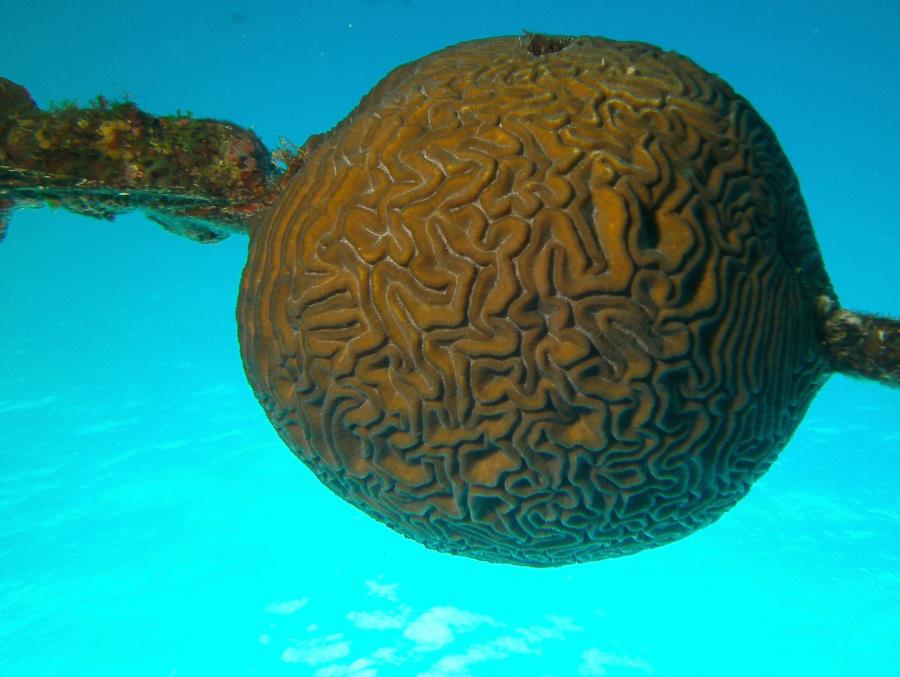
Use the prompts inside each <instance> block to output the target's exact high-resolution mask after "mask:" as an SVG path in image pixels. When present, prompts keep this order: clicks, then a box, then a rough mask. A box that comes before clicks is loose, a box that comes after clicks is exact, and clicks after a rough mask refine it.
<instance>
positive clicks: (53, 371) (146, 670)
mask: <svg viewBox="0 0 900 677" xmlns="http://www.w3.org/2000/svg"><path fill="white" fill-rule="evenodd" d="M3 4H4V7H3V10H2V17H3V18H2V21H0V75H4V76H6V77H9V78H11V79H13V80H15V81H17V82H20V83H22V84H24V85H26V86H27V87H28V88H29V90H30V91H31V92H32V95H33V96H34V98H35V99H36V101H37V102H38V103H39V104H40V105H42V106H45V105H47V103H48V102H50V101H59V100H64V99H79V100H81V101H86V100H87V99H88V98H89V97H91V96H94V95H96V94H99V93H103V94H105V95H107V96H110V97H115V96H117V95H120V94H122V93H126V92H127V93H128V94H129V95H130V96H131V97H132V99H133V100H135V101H136V102H137V103H139V104H140V105H141V106H142V107H144V108H145V109H147V110H150V111H154V112H159V113H166V112H174V111H175V110H176V109H182V110H190V111H192V112H193V113H194V114H195V115H197V116H209V117H219V118H224V119H230V120H233V121H235V122H237V123H240V124H244V125H253V127H254V128H255V130H256V131H257V133H258V134H260V136H261V137H262V138H263V139H264V140H265V141H266V142H267V143H268V144H269V145H270V146H274V145H276V144H277V141H278V139H279V137H280V136H286V137H288V138H290V139H293V140H294V141H297V142H302V141H303V140H304V139H305V137H306V136H307V135H308V134H310V133H313V132H318V131H322V130H325V129H328V128H329V127H331V126H332V125H333V124H334V123H336V122H337V121H338V120H339V119H341V118H342V117H343V116H344V115H345V114H346V113H347V112H348V111H349V110H350V109H351V108H352V107H353V105H355V103H356V102H357V101H358V99H359V98H360V96H362V94H364V93H365V92H366V91H367V90H368V89H369V88H370V87H371V86H372V85H373V84H374V83H375V82H376V81H377V80H378V79H379V78H380V77H381V76H383V75H384V74H385V73H387V71H388V70H390V69H391V68H393V67H394V66H397V65H399V64H401V63H404V62H406V61H409V60H411V59H414V58H416V57H418V56H421V55H424V54H426V53H428V52H430V51H433V50H435V49H438V48H441V47H443V46H446V45H448V44H451V43H454V42H458V41H460V40H464V39H469V38H474V37H482V36H489V35H502V34H512V33H518V32H520V31H521V30H522V29H525V28H527V29H530V30H543V31H547V32H558V33H575V34H598V35H606V36H608V37H613V38H618V39H639V40H644V41H648V42H653V43H656V44H660V45H662V46H664V47H667V48H671V49H675V50H677V51H680V52H682V53H685V54H687V55H689V56H691V57H692V58H693V59H695V60H696V61H698V62H699V63H700V64H701V65H703V66H705V67H706V68H708V69H710V70H712V71H714V72H717V73H719V74H721V75H722V76H723V77H725V78H726V79H727V80H729V81H730V82H731V83H732V84H733V85H734V86H735V87H736V88H737V89H738V90H739V91H740V92H741V93H743V94H744V95H746V96H747V97H748V98H749V99H750V100H751V101H752V102H753V103H754V105H755V106H756V107H757V108H758V109H759V110H760V112H761V113H762V114H763V115H764V116H765V117H766V119H767V120H768V121H769V122H770V124H771V125H772V126H773V127H774V129H775V130H776V132H777V133H778V135H779V138H780V140H781V142H782V144H783V146H784V148H785V150H786V152H787V154H788V156H789V157H790V158H791V161H792V162H793V164H794V167H795V169H796V170H797V173H798V175H799V176H800V179H801V183H802V185H803V188H804V194H805V196H806V198H807V202H808V204H809V208H810V212H811V215H812V218H813V222H814V224H815V227H816V231H817V235H818V237H819V242H820V244H821V247H822V250H823V254H824V257H825V260H826V262H827V264H828V268H829V272H830V274H831V276H832V279H833V281H834V284H835V287H836V289H837V291H838V293H839V294H840V296H841V298H842V301H843V302H844V304H845V305H846V306H848V307H855V308H861V309H865V310H869V311H875V312H880V313H885V314H892V315H895V316H896V315H900V292H898V281H900V274H898V266H897V258H896V257H897V253H898V252H900V229H898V228H897V226H898V215H897V206H896V205H897V200H898V196H900V193H898V189H897V186H898V185H900V164H898V162H897V158H898V157H900V132H898V130H900V81H898V78H897V71H898V67H900V6H898V5H896V4H894V3H887V2H885V3H874V2H868V3H853V4H849V3H848V4H840V5H839V4H831V5H827V4H818V3H817V4H816V7H817V8H816V9H815V11H810V10H809V7H811V6H813V4H812V3H808V4H807V3H794V4H790V3H788V4H787V5H785V4H783V3H768V4H766V3H762V4H760V3H756V4H754V5H753V6H751V5H749V4H748V3H704V2H685V3H681V4H679V5H677V6H676V5H675V3H662V2H660V3H652V2H643V3H632V4H630V5H625V4H619V3H616V4H613V3H605V2H595V3H584V2H582V3H577V2H568V3H556V4H548V3H530V2H501V1H498V2H493V3H489V4H488V3H465V2H463V3H460V2H456V3H442V4H438V3H423V2H413V1H411V0H410V1H407V2H374V1H373V2H360V3H344V4H341V5H339V6H332V7H331V8H330V9H323V8H321V7H320V6H319V3H263V4H262V5H261V6H257V5H254V4H249V3H247V4H244V3H232V4H223V3H214V2H208V3H192V4H190V5H189V6H188V7H187V8H186V9H185V8H184V7H182V6H181V5H180V4H177V3H171V4H166V3H159V2H157V3H153V4H150V3H113V2H100V1H84V2H66V3H62V2H55V3H54V2H46V1H40V0H36V1H34V2H31V3H28V5H27V6H26V4H25V3H21V4H15V5H13V4H11V3H9V2H4V3H3ZM322 4H323V5H324V3H322ZM246 246H247V242H246V240H245V239H242V238H232V239H230V240H228V241H226V242H224V243H222V244H219V245H214V246H206V247H202V246H199V245H196V244H193V243H191V242H188V241H186V240H182V239H179V238H176V237H173V236H171V235H168V234H167V233H165V232H163V231H162V230H161V229H159V228H158V227H156V226H154V225H153V224H151V223H150V222H148V221H147V220H145V219H143V218H142V217H140V216H137V215H131V216H126V217H122V218H119V219H117V220H116V221H115V222H113V223H106V222H101V221H95V220H89V219H85V218H80V217H76V216H72V215H70V214H67V213H63V212H59V211H52V210H49V209H43V210H30V211H22V212H18V213H16V215H15V216H14V218H13V220H12V222H11V224H10V232H9V235H8V237H7V239H6V241H5V242H3V243H2V244H0V290H2V293H0V448H2V455H0V674H2V675H15V676H18V675H25V676H31V675H57V674H58V675H63V674H65V675H159V676H162V677H174V676H178V677H186V676H191V675H281V674H285V675H315V676H317V677H338V676H343V675H346V676H348V677H349V676H353V677H373V676H375V675H379V676H387V677H390V676H395V675H396V676H406V675H410V676H416V675H418V676H421V677H425V676H428V677H435V676H438V675H440V676H443V677H451V676H452V677H457V676H463V675H479V676H480V675H501V676H507V677H516V676H521V677H532V676H534V677H547V676H550V675H553V676H555V677H568V676H581V675H609V676H610V677H618V676H623V677H625V676H628V677H642V676H644V675H657V676H660V677H669V676H673V677H700V676H706V675H708V676H710V677H713V676H730V675H735V676H737V675H748V676H749V675H777V676H780V675H786V676H801V675H815V676H817V677H830V676H835V677H838V676H841V677H843V676H847V675H860V676H867V677H869V676H872V677H875V676H887V675H900V505H898V500H897V496H898V495H900V454H898V452H900V429H898V424H897V421H898V420H900V394H898V392H896V391H890V390H887V389H885V388H879V387H876V386H874V385H870V384H867V383H861V382H854V381H851V380H849V379H846V378H844V377H833V378H832V379H831V380H830V381H829V382H828V384H827V385H826V386H825V388H823V390H822V391H821V393H820V394H819V396H818V397H817V399H816V400H815V402H814V403H813V406H812V407H811V409H810V411H809V413H808V415H807V417H806V419H805V421H804V422H803V424H802V425H801V426H800V428H799V430H798V432H797V434H796V435H795V437H794V438H793V440H792V441H791V443H790V444H789V445H788V447H787V448H786V449H785V451H784V452H783V454H782V456H781V458H780V459H779V460H778V462H777V463H776V464H775V465H774V466H773V468H772V470H771V471H770V472H769V473H768V474H767V475H766V476H765V477H764V478H763V479H762V480H761V481H760V482H759V483H758V484H757V485H756V486H755V487H754V489H753V491H752V492H751V494H750V495H749V497H748V498H746V499H745V500H744V501H743V502H741V503H740V504H739V505H738V506H737V507H736V508H735V509H734V510H732V511H731V512H729V513H728V514H726V515H725V516H724V517H723V518H722V519H721V520H720V521H719V522H717V523H716V524H715V525H713V526H711V527H709V528H707V529H705V530H703V531H701V532H698V533H696V534H695V535H693V536H691V537H689V538H687V539H685V540H682V541H680V542H677V543H675V544H672V545H669V546H666V547H664V548H660V549H657V550H651V551H647V552H644V553H641V554H639V555H636V556H632V557H628V558H624V559H618V560H610V561H604V562H596V563H592V564H586V565H579V566H572V567H565V568H562V569H556V570H531V569H524V568H518V567H509V566H501V565H491V564H485V563H481V562H476V561H472V560H468V559H464V558H459V557H452V556H448V555H441V554H437V553H433V552H430V551H427V550H424V549H423V548H422V547H420V546H418V545H416V544H415V543H413V542H411V541H407V540H405V539H404V538H402V537H401V536H399V535H397V534H395V533H393V532H392V531H390V530H388V529H387V528H385V527H383V526H381V525H379V524H377V523H375V522H374V521H372V520H371V519H369V518H367V517H365V516H364V515H362V514H360V513H358V512H357V511H356V510H355V509H353V508H352V507H350V506H349V505H347V504H345V503H344V502H342V501H341V500H339V499H337V498H336V497H334V496H333V495H332V494H331V493H330V492H329V491H328V490H326V489H325V488H324V487H323V486H321V485H320V484H319V483H318V482H317V481H316V480H315V478H314V477H313V476H312V475H311V473H310V472H309V471H307V470H306V469H305V468H304V467H303V466H302V465H301V464H300V463H299V462H297V461H296V460H295V459H294V457H293V456H292V455H291V454H290V453H289V452H288V451H287V450H286V449H285V447H284V445H283V444H282V442H281V441H280V440H279V439H278V438H277V437H276V435H275V433H274V432H273V431H272V429H271V427H270V426H269V424H268V422H267V421H266V419H265V417H264V414H263V412H262V410H261V408H260V407H259V406H258V404H257V403H256V401H255V400H254V398H253V395H252V393H251V392H250V389H249V387H248V385H247V383H246V380H245V378H244V375H243V370H242V367H241V363H240V358H239V355H238V349H237V340H236V335H235V334H236V330H235V322H234V303H235V299H236V296H237V284H238V279H239V276H240V272H241V267H242V265H243V262H244V259H245V255H246Z"/></svg>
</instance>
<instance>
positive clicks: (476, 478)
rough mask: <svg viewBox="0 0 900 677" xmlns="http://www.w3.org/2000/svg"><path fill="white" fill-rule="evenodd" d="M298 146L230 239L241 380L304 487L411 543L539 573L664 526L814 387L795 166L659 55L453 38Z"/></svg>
mask: <svg viewBox="0 0 900 677" xmlns="http://www.w3.org/2000/svg"><path fill="white" fill-rule="evenodd" d="M308 149H309V157H308V160H307V162H306V164H305V165H304V167H303V169H302V170H301V171H300V172H299V173H298V174H297V175H296V176H295V177H294V179H293V180H292V182H291V183H290V184H289V186H288V189H287V191H286V192H285V194H284V195H283V197H282V198H281V199H280V201H279V202H278V203H277V204H276V205H275V207H274V208H273V210H272V212H271V214H270V216H269V218H268V219H267V221H266V223H265V224H264V225H263V226H261V227H260V228H258V229H257V230H256V231H255V232H254V233H252V238H251V245H250V256H249V260H248V264H247V267H246V270H245V273H244V277H243V281H242V285H241V296H240V301H239V308H238V317H239V322H240V341H241V347H242V354H243V358H244V362H245V365H246V369H247V373H248V376H249V378H250V381H251V383H252V384H253V386H254V389H255V391H256V393H257V396H258V397H259V399H260V401H261V402H262V403H263V405H264V407H265V409H266V411H267V413H268V416H269V417H270V419H271V420H272V422H273V423H274V425H275V427H276V428H277V429H278V431H279V433H280V435H281V436H282V437H283V438H284V440H285V441H286V442H287V443H288V445H289V446H290V447H291V449H292V450H293V451H294V453H295V454H296V455H297V456H298V457H299V458H300V459H301V460H302V461H303V462H304V463H306V464H307V465H308V466H309V467H310V468H311V469H312V470H313V472H315V473H316V475H317V476H318V477H319V479H320V480H321V481H322V482H324V483H325V484H326V485H327V486H328V487H330V488H331V489H332V490H333V491H334V492H335V493H337V494H338V495H340V496H342V497H343V498H345V499H346V500H348V501H350V502H351V503H352V504H354V505H356V506H358V507H359V508H361V509H362V510H364V511H365V512H367V513H369V514H370V515H372V516H374V517H375V518H377V519H379V520H381V521H383V522H385V523H386V524H388V525H389V526H391V527H392V528H394V529H396V530H397V531H399V532H401V533H402V534H405V535H406V536H409V537H410V538H413V539H416V540H417V541H420V542H421V543H423V544H425V545H426V546H428V547H430V548H435V549H437V550H442V551H448V552H453V553H458V554H463V555H468V556H471V557H476V558H479V559H484V560H490V561H498V562H511V563H517V564H526V565H531V566H554V565H559V564H565V563H570V562H578V561H585V560H593V559H601V558H605V557H613V556H618V555H624V554H629V553H633V552H636V551H639V550H641V549H643V548H647V547H651V546H656V545H660V544H662V543H666V542H669V541H672V540H674V539H676V538H679V537H682V536H684V535H686V534H688V533H690V532H692V531H694V530H695V529H697V528H699V527H702V526H704V525H706V524H709V523H710V522H712V521H713V520H715V519H716V518H717V517H719V516H720V515H721V514H722V513H723V512H724V511H725V510H727V509H728V508H730V507H731V506H733V505H734V504H735V502H736V501H738V500H739V499H740V498H741V497H742V496H744V495H745V494H746V493H747V491H748V489H749V488H750V485H751V484H752V483H753V481H754V480H756V479H757V478H758V477H759V476H760V475H761V474H762V473H763V472H765V470H766V469H767V468H768V467H769V466H770V464H771V463H772V462H773V460H774V459H775V457H776V456H777V454H778V452H779V451H780V449H781V448H782V447H783V446H784V444H785V443H786V442H787V440H788V438H789V437H790V435H791V433H792V431H793V430H794V428H795V426H796V425H797V423H798V422H799V421H800V418H801V417H802V415H803V413H804V411H805V409H806V407H807V405H808V404H809V402H810V400H811V398H812V397H813V395H814V393H815V391H816V390H817V388H818V387H819V385H820V383H821V382H822V380H823V377H824V375H825V374H826V371H827V365H826V359H825V356H824V354H823V350H822V348H821V347H820V343H819V340H818V338H817V325H816V319H815V308H814V305H815V299H816V297H817V296H820V295H825V296H830V297H833V292H832V290H831V285H830V283H829V281H828V278H827V276H826V274H825V271H824V268H823V265H822V261H821V258H820V255H819V252H818V248H817V245H816V243H815V240H814V237H813V233H812V230H811V227H810V223H809V219H808V216H807V213H806V208H805V206H804V203H803V200H802V198H801V196H800V193H799V190H798V184H797V180H796V178H795V176H794V173H793V171H792V169H791V167H790V165H789V164H788V162H787V160H786V158H785V157H784V155H783V153H782V151H781V149H780V148H779V145H778V142H777V140H776V138H775V136H774V134H773V133H772V131H771V130H770V129H769V127H768V126H767V125H766V124H765V122H764V121H763V120H762V119H761V117H760V116H759V115H758V114H757V113H756V112H755V111H754V109H753V108H752V107H751V106H750V104H749V103H748V102H747V101H746V100H744V99H743V98H741V97H740V96H738V95H736V94H735V93H734V92H733V91H732V89H731V88H730V87H729V86H728V85H727V84H726V83H725V82H723V81H722V80H721V79H719V78H718V77H716V76H714V75H711V74H709V73H707V72H705V71H704V70H702V69H701V68H699V67H698V66H696V65H695V64H694V63H692V62H691V61H689V60H688V59H686V58H684V57H682V56H679V55H677V54H675V53H672V52H664V51H661V50H659V49H657V48H655V47H652V46H650V45H646V44H641V43H620V42H614V41H609V40H604V39H599V38H561V39H548V38H544V37H539V36H526V37H524V38H515V37H510V38H497V39H490V40H481V41H475V42H469V43H464V44H461V45H458V46H455V47H451V48H449V49H446V50H443V51H441V52H437V53H435V54H432V55H430V56H427V57H425V58H423V59H421V60H419V61H416V62H414V63H411V64H408V65H406V66H403V67H401V68H398V69H396V70H395V71H393V72H392V73H391V74H389V75H388V76H387V77H386V78H385V79H384V80H383V81H382V82H381V83H380V84H379V85H378V86H376V87H375V88H374V89H373V91H372V92H371V93H369V94H368V95H367V96H366V97H365V98H364V99H363V101H362V102H361V103H360V105H359V106H358V107H357V108H356V110H354V111H353V112H352V113H351V114H350V115H349V116H348V117H347V119H346V120H344V121H343V122H342V123H341V124H339V125H338V126H337V127H336V128H335V129H334V130H332V131H331V132H330V133H328V134H326V135H323V136H321V137H316V138H314V139H312V140H311V141H310V143H309V145H308Z"/></svg>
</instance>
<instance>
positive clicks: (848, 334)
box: [824, 308, 900, 388]
mask: <svg viewBox="0 0 900 677" xmlns="http://www.w3.org/2000/svg"><path fill="white" fill-rule="evenodd" d="M824 328H825V329H824V344H825V348H826V351H827V352H828V356H829V358H830V360H831V367H832V369H834V371H838V372H841V373H844V374H847V375H849V376H856V377H861V378H867V379H873V380H876V381H879V382H880V383H883V384H885V385H890V386H894V387H895V388H896V387H900V320H895V319H893V318H889V317H880V316H878V315H865V314H861V313H856V312H853V311H852V310H846V309H845V308H833V309H830V312H828V313H827V315H826V318H825V322H824Z"/></svg>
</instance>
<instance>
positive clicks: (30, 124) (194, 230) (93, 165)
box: [0, 78, 302, 242]
mask: <svg viewBox="0 0 900 677" xmlns="http://www.w3.org/2000/svg"><path fill="white" fill-rule="evenodd" d="M301 158H302V155H301V154H295V155H293V156H292V157H290V158H288V160H289V167H288V169H289V171H288V174H290V173H292V172H293V171H296V169H297V167H298V166H299V162H300V159H301ZM285 178H286V174H281V173H279V172H278V171H276V168H275V166H274V165H273V164H272V161H271V156H270V154H269V152H268V151H267V150H266V148H265V146H264V145H263V144H262V142H261V141H260V140H259V139H258V138H257V136H256V135H255V134H254V133H253V132H251V131H248V130H245V129H242V128H240V127H238V126H237V125H233V124H231V123H228V122H222V121H218V120H199V119H195V118H192V117H189V116H184V115H180V116H171V117H157V116H153V115H150V114H148V113H145V112H144V111H142V110H140V109H139V108H138V107H137V106H135V105H134V104H131V103H113V104H111V103H109V102H107V101H106V100H105V99H103V98H102V97H98V98H97V99H96V100H95V101H94V102H93V105H91V106H88V107H83V108H79V107H76V106H74V105H68V106H62V107H57V108H56V109H52V110H49V111H42V110H39V109H38V107H37V106H36V105H35V104H34V102H33V101H32V100H31V97H30V96H29V95H28V92H27V91H26V90H25V89H24V88H23V87H21V86H19V85H17V84H15V83H13V82H10V81H9V80H4V79H2V78H0V232H2V224H3V223H4V222H5V218H4V216H5V214H7V213H8V212H9V211H10V210H11V209H12V208H13V207H22V206H32V205H41V204H50V205H53V206H60V207H63V208H66V209H69V210H71V211H74V212H78V213H80V214H86V215H88V216H96V217H100V218H111V217H113V216H114V215H116V214H119V213H122V212H124V211H128V210H131V209H140V210H142V211H143V212H145V213H146V214H147V216H148V217H150V218H151V219H153V220H154V221H157V222H158V223H160V224H161V225H163V227H165V228H167V229H168V230H171V231H173V232H175V233H178V234H179V235H184V236H186V237H190V238H192V239H194V240H197V241H200V242H216V241H218V240H221V239H222V238H224V237H226V236H227V235H228V234H229V233H233V232H242V233H245V232H247V231H248V229H249V228H250V226H251V224H253V223H254V222H255V221H256V220H258V218H259V216H260V214H261V213H262V212H263V211H265V210H266V209H267V208H268V207H269V205H271V203H272V202H273V201H274V199H275V197H276V196H277V195H278V194H279V193H280V191H281V189H282V188H283V182H284V180H285Z"/></svg>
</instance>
